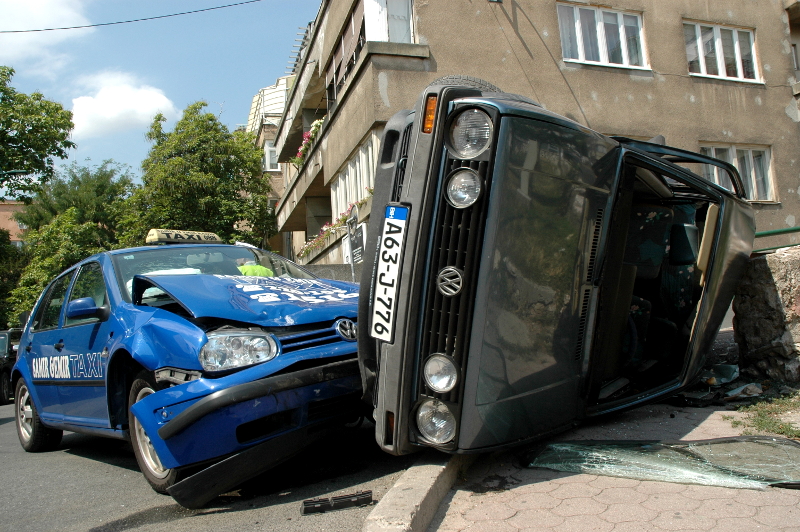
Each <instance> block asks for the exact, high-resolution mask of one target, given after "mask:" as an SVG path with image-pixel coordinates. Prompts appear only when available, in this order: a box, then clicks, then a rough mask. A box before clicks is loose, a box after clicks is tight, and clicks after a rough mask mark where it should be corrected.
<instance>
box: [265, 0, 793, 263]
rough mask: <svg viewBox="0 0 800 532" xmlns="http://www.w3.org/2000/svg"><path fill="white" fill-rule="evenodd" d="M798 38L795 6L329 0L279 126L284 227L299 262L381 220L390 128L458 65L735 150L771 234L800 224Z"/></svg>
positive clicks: (590, 121)
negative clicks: (355, 217) (375, 208)
mask: <svg viewBox="0 0 800 532" xmlns="http://www.w3.org/2000/svg"><path fill="white" fill-rule="evenodd" d="M798 44H800V2H798V1H794V0H783V1H777V0H776V1H772V2H753V1H749V0H731V1H728V2H695V1H692V0H672V1H670V2H663V1H658V0H612V2H604V3H603V4H594V3H591V2H585V1H554V0H502V1H501V0H472V1H468V0H437V1H436V2H429V1H421V0H417V1H412V0H335V1H334V0H324V1H323V2H322V4H321V6H320V9H319V12H318V15H317V17H316V20H315V21H314V23H313V24H312V25H311V27H310V30H309V32H308V35H307V39H306V40H305V42H304V48H303V50H302V55H301V58H300V61H298V63H297V66H296V68H295V72H294V78H293V85H292V86H291V89H290V90H289V91H288V96H287V99H286V107H285V109H284V111H283V114H282V116H281V117H280V119H279V120H278V121H277V126H276V129H275V141H274V145H275V150H276V152H277V158H278V161H281V162H286V163H288V164H286V165H284V166H285V172H284V184H285V189H284V192H283V194H282V196H281V197H280V200H279V201H278V203H277V205H276V215H277V219H278V227H279V230H280V231H282V232H284V233H287V234H288V233H291V235H292V236H291V237H287V242H286V243H287V247H290V248H291V251H292V253H290V254H291V255H293V256H294V257H295V258H297V260H298V261H299V262H301V263H322V264H324V263H339V262H342V261H343V260H345V258H346V256H347V249H346V248H347V245H346V244H347V243H346V239H344V238H343V237H344V235H345V233H346V231H345V230H344V229H343V228H342V227H341V220H342V214H343V213H346V212H347V210H348V208H349V206H350V205H351V204H359V205H360V209H359V218H360V219H361V220H362V221H363V220H366V219H368V216H369V212H370V210H371V205H370V200H369V194H370V192H369V191H370V187H371V186H372V183H373V176H374V167H375V163H376V155H377V153H378V144H379V141H380V132H381V129H382V127H383V124H384V123H385V122H386V120H387V119H388V118H389V117H391V116H392V114H393V113H394V112H396V111H397V110H400V109H405V108H411V107H413V106H414V104H415V102H416V99H417V97H418V95H419V93H420V91H421V90H422V89H423V88H424V87H425V86H426V85H427V84H428V83H430V82H431V81H433V80H435V79H438V78H440V77H442V76H446V75H450V74H463V75H468V76H475V77H478V78H481V79H484V80H486V81H488V82H490V83H492V84H494V85H497V86H499V87H501V88H502V89H503V90H504V91H507V92H512V93H518V94H522V95H525V96H528V97H530V98H533V99H534V100H536V101H538V102H540V103H541V104H542V105H543V106H544V107H546V108H547V109H549V110H551V111H554V112H556V113H559V114H562V115H565V116H567V117H569V118H571V119H573V120H575V121H577V122H580V123H581V124H584V125H586V126H588V127H590V128H592V129H594V130H596V131H599V132H601V133H604V134H612V135H622V136H626V137H630V138H634V139H645V140H646V139H650V138H653V137H655V136H657V135H663V136H664V137H665V139H666V142H667V143H668V144H670V145H673V146H677V147H679V148H683V149H688V150H692V151H697V152H703V153H709V154H713V155H714V156H716V157H718V158H721V159H725V160H727V161H729V162H731V163H733V164H734V165H735V166H737V167H738V169H739V171H740V173H741V174H742V177H743V180H744V182H745V184H746V187H747V190H748V195H749V197H750V200H751V201H752V203H753V205H754V207H755V210H756V223H757V230H759V231H763V230H768V229H780V228H786V227H793V226H797V225H800V130H799V129H798V127H799V126H798V123H799V122H800V110H798V100H797V98H798V96H800V84H798V83H797V82H798V81H800V57H799V56H798V52H797V45H798ZM301 147H302V150H301V152H302V153H301V155H302V157H298V150H299V149H300V148H301ZM290 159H291V161H292V162H291V163H289V161H290ZM694 170H695V171H697V172H699V173H701V174H702V175H704V176H705V177H706V178H707V179H710V180H713V181H715V182H717V183H719V184H721V185H722V186H727V185H728V184H727V183H726V182H724V179H722V178H720V176H718V175H717V174H716V173H714V172H713V171H712V170H708V169H704V168H697V169H694ZM320 234H321V236H320ZM301 235H302V236H301ZM798 238H800V234H796V235H784V236H781V237H773V238H771V239H764V240H761V241H759V246H766V245H778V244H784V243H790V242H795V241H797V239H798Z"/></svg>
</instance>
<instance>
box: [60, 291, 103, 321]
mask: <svg viewBox="0 0 800 532" xmlns="http://www.w3.org/2000/svg"><path fill="white" fill-rule="evenodd" d="M107 317H108V308H107V307H98V306H97V305H96V304H95V302H94V299H92V298H91V297H81V298H78V299H73V300H72V301H70V302H69V304H68V305H67V318H69V319H71V320H74V319H80V318H99V319H100V320H104V319H106V318H107Z"/></svg>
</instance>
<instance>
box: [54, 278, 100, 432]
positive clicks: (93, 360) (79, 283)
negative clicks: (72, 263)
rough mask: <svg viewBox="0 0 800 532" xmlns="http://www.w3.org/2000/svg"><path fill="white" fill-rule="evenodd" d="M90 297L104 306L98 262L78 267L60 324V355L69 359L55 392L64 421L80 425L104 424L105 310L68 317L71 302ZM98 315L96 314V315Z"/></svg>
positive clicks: (95, 305)
mask: <svg viewBox="0 0 800 532" xmlns="http://www.w3.org/2000/svg"><path fill="white" fill-rule="evenodd" d="M83 298H92V300H93V301H94V307H96V308H98V309H108V295H107V290H106V284H105V280H104V278H103V271H102V267H101V265H100V263H99V262H88V263H86V264H84V265H82V266H81V267H80V269H79V270H78V275H77V276H76V278H75V282H74V283H73V284H72V289H71V290H70V292H69V296H68V298H67V305H66V310H65V311H64V319H63V325H62V338H63V340H62V343H63V344H64V347H63V349H62V351H61V354H62V356H66V357H68V359H69V374H68V375H67V378H66V379H63V380H60V381H59V386H58V393H59V398H60V401H61V407H62V409H63V413H64V421H65V422H67V423H74V424H80V425H93V426H100V427H108V402H107V401H106V388H105V375H106V367H107V366H108V350H105V351H104V348H105V347H106V344H107V343H108V342H109V340H110V339H111V337H112V335H111V322H110V320H108V319H107V317H108V312H99V313H95V314H94V315H85V316H76V317H70V316H69V311H70V308H71V304H72V303H73V302H74V301H76V300H78V299H83ZM98 314H100V315H98Z"/></svg>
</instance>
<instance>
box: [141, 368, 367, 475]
mask: <svg viewBox="0 0 800 532" xmlns="http://www.w3.org/2000/svg"><path fill="white" fill-rule="evenodd" d="M183 386H187V385H181V386H178V387H176V388H181V387H183ZM360 388H361V379H360V377H359V376H357V375H356V376H352V377H348V378H344V379H337V380H335V381H329V382H324V383H319V384H314V385H311V386H304V387H301V388H295V389H292V390H287V391H284V392H280V393H277V394H270V395H267V396H263V397H259V398H257V399H252V400H249V401H245V402H242V403H237V404H234V405H231V406H227V407H225V408H222V409H220V410H217V411H215V412H213V413H211V414H209V415H207V416H204V417H203V418H201V419H199V420H198V421H197V422H195V423H194V424H193V425H192V426H190V427H189V428H187V429H186V430H184V431H182V432H180V433H178V434H177V435H176V436H174V437H172V438H170V439H168V440H164V439H162V438H160V437H158V429H159V428H161V427H162V426H163V425H164V424H165V423H169V421H170V420H172V419H174V417H175V416H177V415H178V414H180V413H181V412H183V411H184V410H186V409H187V408H189V407H190V406H191V405H193V404H194V403H196V402H197V401H198V400H199V399H200V398H194V399H190V400H183V399H185V398H183V397H180V396H179V397H174V396H173V398H174V400H175V401H176V402H175V403H169V401H165V398H164V397H159V396H160V395H162V394H163V392H160V393H158V394H153V395H151V396H149V397H146V398H145V399H143V400H141V401H139V402H138V403H136V404H135V405H133V413H134V415H135V416H136V417H137V418H138V419H139V422H140V423H141V424H142V426H143V427H144V429H145V432H147V434H148V435H150V434H153V435H155V437H151V438H150V441H151V442H152V443H153V446H154V447H155V449H156V452H157V453H158V456H159V458H160V459H161V463H162V464H163V465H164V466H165V467H170V468H171V467H177V466H179V465H185V464H192V463H196V462H200V461H202V460H208V459H210V458H215V457H218V456H222V455H225V454H229V453H233V452H238V451H241V450H243V449H246V448H247V447H250V446H252V445H254V444H257V443H261V442H262V441H265V440H267V439H270V438H274V437H277V436H279V435H280V434H281V433H284V432H287V431H288V430H295V429H298V428H301V427H304V426H306V425H308V424H309V423H310V422H311V421H310V420H309V419H308V410H307V406H308V405H309V403H311V402H313V401H319V400H325V399H331V398H335V397H337V396H341V395H345V394H349V393H353V392H357V391H358V390H360ZM186 395H189V394H186ZM294 409H297V412H295V414H296V419H295V420H294V422H293V423H292V426H291V428H290V429H287V430H282V431H279V432H276V433H271V434H269V435H268V436H265V437H262V438H257V439H254V440H251V441H247V442H245V443H240V442H239V441H238V440H237V437H236V428H237V427H238V426H240V425H241V424H243V423H246V422H249V421H254V420H257V419H261V418H264V417H266V416H268V415H271V414H275V413H278V412H284V411H287V410H294ZM165 413H166V417H164V414H165ZM211 433H213V434H214V437H213V438H209V437H208V436H209V434H211Z"/></svg>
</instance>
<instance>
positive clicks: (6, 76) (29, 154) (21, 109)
mask: <svg viewBox="0 0 800 532" xmlns="http://www.w3.org/2000/svg"><path fill="white" fill-rule="evenodd" d="M13 76H14V69H13V68H9V67H5V66H0V189H3V188H4V189H5V194H8V195H9V196H13V197H17V198H23V197H25V196H26V195H27V194H28V193H30V192H31V191H33V190H34V189H35V187H36V185H37V183H38V182H39V181H41V182H46V181H47V180H49V179H50V178H51V177H52V176H53V172H54V170H53V164H54V160H53V158H54V157H58V158H59V159H65V158H66V157H67V150H68V149H69V148H74V147H75V143H74V142H72V141H71V140H69V134H70V131H72V128H73V127H74V126H73V124H72V113H71V112H70V111H67V110H65V109H64V107H63V106H62V105H61V104H60V103H57V102H52V101H50V100H45V98H44V96H43V95H42V94H41V93H39V92H34V93H32V94H24V93H19V92H17V91H16V90H14V88H13V87H11V86H10V83H11V78H12V77H13ZM13 170H21V171H23V173H20V174H17V173H6V172H11V171H13Z"/></svg>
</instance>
